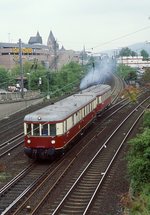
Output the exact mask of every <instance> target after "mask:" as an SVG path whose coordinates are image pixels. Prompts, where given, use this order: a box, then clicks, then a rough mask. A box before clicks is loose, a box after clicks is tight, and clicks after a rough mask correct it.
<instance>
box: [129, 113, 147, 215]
mask: <svg viewBox="0 0 150 215" xmlns="http://www.w3.org/2000/svg"><path fill="white" fill-rule="evenodd" d="M143 126H144V128H143V132H142V133H141V134H138V135H137V136H136V137H135V138H133V139H132V140H130V141H129V144H130V146H131V147H130V152H129V154H128V157H127V158H128V172H129V176H130V179H131V187H132V190H133V194H134V198H133V199H132V202H131V206H130V213H129V214H130V215H134V214H139V215H146V214H147V215H148V214H150V128H149V126H150V111H149V110H147V111H146V112H145V114H144V117H143Z"/></svg>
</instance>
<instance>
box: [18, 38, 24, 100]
mask: <svg viewBox="0 0 150 215" xmlns="http://www.w3.org/2000/svg"><path fill="white" fill-rule="evenodd" d="M19 64H20V77H21V97H22V98H24V91H23V88H24V82H23V66H22V43H21V39H19Z"/></svg>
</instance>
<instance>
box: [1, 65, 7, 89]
mask: <svg viewBox="0 0 150 215" xmlns="http://www.w3.org/2000/svg"><path fill="white" fill-rule="evenodd" d="M8 81H9V73H8V71H7V70H6V69H5V68H2V67H0V88H3V89H6V88H7V82H8Z"/></svg>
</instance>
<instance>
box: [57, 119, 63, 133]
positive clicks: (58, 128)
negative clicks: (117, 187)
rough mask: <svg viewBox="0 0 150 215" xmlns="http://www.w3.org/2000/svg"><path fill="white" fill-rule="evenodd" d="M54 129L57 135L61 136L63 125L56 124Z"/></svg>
mask: <svg viewBox="0 0 150 215" xmlns="http://www.w3.org/2000/svg"><path fill="white" fill-rule="evenodd" d="M56 128H57V135H62V134H63V123H62V122H61V123H57V124H56Z"/></svg>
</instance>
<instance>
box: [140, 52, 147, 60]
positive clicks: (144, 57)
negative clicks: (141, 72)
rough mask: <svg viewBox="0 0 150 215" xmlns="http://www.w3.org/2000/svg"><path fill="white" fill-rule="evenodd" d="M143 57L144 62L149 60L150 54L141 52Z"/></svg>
mask: <svg viewBox="0 0 150 215" xmlns="http://www.w3.org/2000/svg"><path fill="white" fill-rule="evenodd" d="M141 56H143V60H148V57H149V54H148V52H147V51H145V50H144V49H142V50H141Z"/></svg>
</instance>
